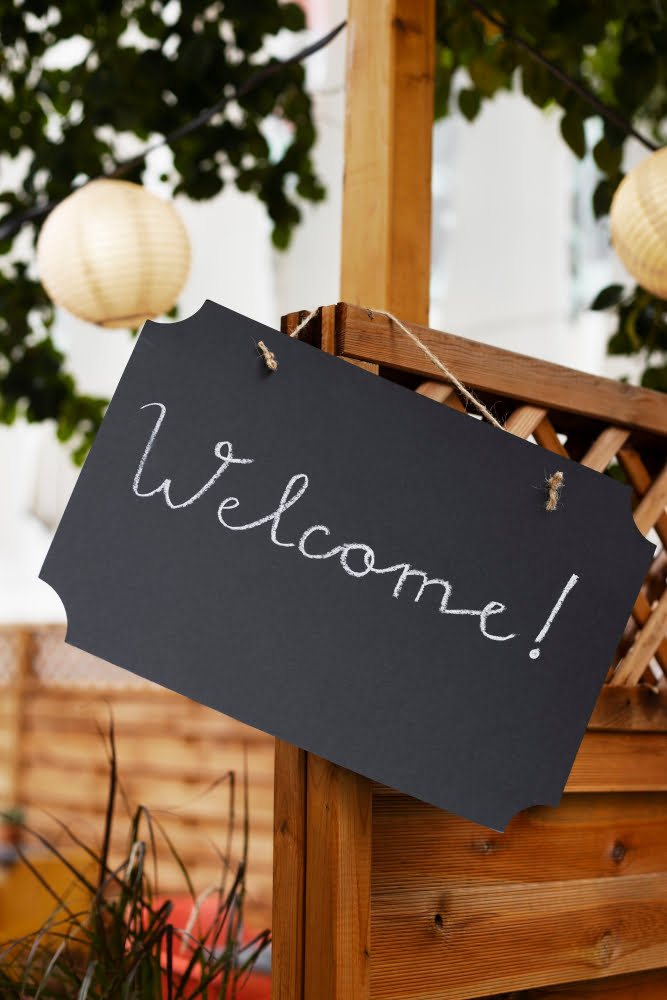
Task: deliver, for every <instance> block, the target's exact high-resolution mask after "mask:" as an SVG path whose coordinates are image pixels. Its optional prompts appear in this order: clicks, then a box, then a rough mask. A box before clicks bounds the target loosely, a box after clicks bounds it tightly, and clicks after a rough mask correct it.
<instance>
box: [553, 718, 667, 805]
mask: <svg viewBox="0 0 667 1000" xmlns="http://www.w3.org/2000/svg"><path fill="white" fill-rule="evenodd" d="M565 791H566V792H594V791H600V792H641V791H661V792H664V791H667V734H664V733H661V732H649V733H646V732H587V733H586V734H585V736H584V738H583V740H582V743H581V747H580V748H579V753H578V754H577V756H576V758H575V761H574V765H573V767H572V771H571V773H570V777H569V779H568V782H567V784H566V786H565Z"/></svg>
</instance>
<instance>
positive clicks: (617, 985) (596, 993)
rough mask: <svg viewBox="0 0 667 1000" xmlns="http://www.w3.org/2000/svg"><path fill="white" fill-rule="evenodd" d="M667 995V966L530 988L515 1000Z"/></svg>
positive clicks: (648, 999)
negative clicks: (584, 980)
mask: <svg viewBox="0 0 667 1000" xmlns="http://www.w3.org/2000/svg"><path fill="white" fill-rule="evenodd" d="M664 997H667V969H652V970H651V971H649V972H639V973H631V974H630V975H627V976H612V977H611V978H608V979H602V980H600V979H598V980H588V981H586V982H583V983H581V982H580V983H567V984H565V985H564V986H552V987H549V986H547V987H545V988H544V989H536V990H527V991H526V992H525V993H524V992H522V993H516V994H514V996H513V997H512V1000H664ZM489 1000H490V998H489ZM497 1000H500V998H497Z"/></svg>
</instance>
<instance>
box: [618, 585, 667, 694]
mask: <svg viewBox="0 0 667 1000" xmlns="http://www.w3.org/2000/svg"><path fill="white" fill-rule="evenodd" d="M666 634H667V590H665V592H664V594H663V595H662V597H661V598H660V600H659V601H658V603H657V604H656V606H655V607H654V608H653V610H652V611H651V617H650V618H649V620H648V621H647V623H646V624H645V625H644V627H643V628H642V630H641V632H640V633H639V635H638V636H637V638H636V639H635V642H634V644H633V646H632V649H631V650H630V651H629V652H628V653H626V655H625V656H624V658H623V659H622V660H621V663H620V664H619V666H618V669H617V670H616V672H615V673H614V676H613V677H612V683H613V684H636V683H637V682H638V681H640V680H641V678H642V676H643V674H644V671H645V670H646V668H647V666H648V664H649V660H650V659H651V657H652V656H653V655H654V653H655V652H656V650H657V649H658V647H659V646H661V644H662V643H664V641H665V635H666Z"/></svg>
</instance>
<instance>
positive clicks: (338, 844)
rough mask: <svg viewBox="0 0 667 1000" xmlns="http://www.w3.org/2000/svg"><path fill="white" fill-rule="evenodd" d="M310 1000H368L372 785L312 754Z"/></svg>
mask: <svg viewBox="0 0 667 1000" xmlns="http://www.w3.org/2000/svg"><path fill="white" fill-rule="evenodd" d="M307 767H308V776H307V823H306V873H307V878H306V922H305V973H304V998H305V1000H311V998H312V1000H316V998H317V1000H324V998H325V997H326V998H328V997H331V998H335V1000H366V998H367V997H368V995H369V983H370V947H371V941H370V917H371V914H370V896H371V887H370V883H371V816H372V797H371V782H370V781H367V780H365V779H362V778H360V776H359V775H358V774H354V773H353V772H352V771H347V770H346V769H345V768H342V767H338V766H337V765H336V764H331V763H330V762H329V761H327V760H323V759H322V758H321V757H316V756H315V755H314V754H308V762H307Z"/></svg>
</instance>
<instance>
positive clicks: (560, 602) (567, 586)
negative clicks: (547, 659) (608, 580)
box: [530, 573, 579, 660]
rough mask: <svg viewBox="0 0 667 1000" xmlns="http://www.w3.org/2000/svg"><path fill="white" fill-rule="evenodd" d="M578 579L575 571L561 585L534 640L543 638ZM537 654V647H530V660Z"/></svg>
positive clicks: (538, 652)
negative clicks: (550, 609)
mask: <svg viewBox="0 0 667 1000" xmlns="http://www.w3.org/2000/svg"><path fill="white" fill-rule="evenodd" d="M578 579H579V577H578V576H577V575H576V573H573V574H572V576H571V577H570V579H569V580H568V581H567V583H566V584H565V586H564V587H563V592H562V594H561V595H560V597H559V598H558V600H557V601H556V603H555V604H554V606H553V609H552V611H551V614H550V615H549V617H548V618H547V620H546V622H545V623H544V628H543V629H542V631H541V632H540V634H539V635H538V636H536V637H535V642H542V639H544V637H545V635H546V634H547V632H548V631H549V629H550V628H551V626H552V624H553V620H554V618H555V617H556V615H557V614H558V612H559V611H560V609H561V608H562V607H563V602H564V600H565V598H566V597H567V595H568V594H569V593H570V591H571V590H572V588H573V587H574V585H575V583H576V582H577V580H578ZM539 655H540V651H539V649H537V648H536V649H531V651H530V658H531V660H536V659H537V657H538V656H539Z"/></svg>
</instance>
